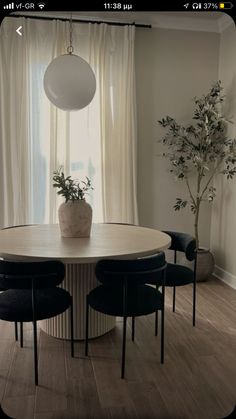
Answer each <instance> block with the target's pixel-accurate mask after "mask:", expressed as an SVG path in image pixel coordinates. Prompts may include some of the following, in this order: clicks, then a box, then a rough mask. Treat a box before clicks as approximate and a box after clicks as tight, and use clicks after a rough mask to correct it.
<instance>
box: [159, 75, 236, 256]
mask: <svg viewBox="0 0 236 419" xmlns="http://www.w3.org/2000/svg"><path fill="white" fill-rule="evenodd" d="M221 92H222V86H221V81H217V82H215V83H214V85H213V86H212V88H211V89H210V91H209V93H207V94H206V95H204V96H202V97H200V98H197V97H195V98H194V103H195V110H194V115H193V119H194V120H195V123H194V125H192V124H190V125H187V126H183V125H180V124H179V123H177V122H176V121H175V119H173V118H171V117H170V116H166V117H165V118H163V119H162V120H161V121H158V122H159V124H160V125H161V126H162V127H164V128H167V129H168V131H167V133H166V135H165V136H164V137H163V138H162V139H161V140H160V142H162V144H163V145H164V146H166V147H167V148H168V152H167V153H164V154H163V155H164V156H165V157H167V158H168V159H169V161H170V164H171V169H170V172H172V173H173V175H174V176H175V178H178V179H181V180H182V181H184V182H185V183H186V187H187V191H188V195H189V199H188V200H187V199H183V198H176V203H175V205H174V209H175V210H176V211H178V210H180V209H182V208H184V207H186V206H187V205H190V209H191V211H192V212H193V214H194V231H195V238H196V242H197V248H199V232H198V226H199V213H200V208H201V204H202V202H203V201H208V202H212V201H213V199H214V197H215V196H216V188H215V187H214V186H213V185H212V181H213V178H214V176H215V175H216V174H223V175H226V177H227V179H232V178H233V176H234V175H235V173H236V140H235V139H230V138H228V137H227V134H226V129H227V123H228V122H230V121H228V120H227V119H226V118H225V117H224V116H223V115H222V112H221V105H222V102H223V101H224V96H223V95H222V93H221ZM193 175H194V178H192V179H191V177H192V176H193ZM193 179H194V180H193Z"/></svg>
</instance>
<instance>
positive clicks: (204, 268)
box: [197, 248, 215, 282]
mask: <svg viewBox="0 0 236 419" xmlns="http://www.w3.org/2000/svg"><path fill="white" fill-rule="evenodd" d="M214 266H215V259H214V256H213V254H212V253H211V252H210V250H208V249H201V248H200V249H198V250H197V282H201V281H207V280H208V279H209V278H210V276H211V275H212V273H213V271H214Z"/></svg>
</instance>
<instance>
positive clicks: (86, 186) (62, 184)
mask: <svg viewBox="0 0 236 419" xmlns="http://www.w3.org/2000/svg"><path fill="white" fill-rule="evenodd" d="M53 181H54V183H53V186H54V187H55V188H58V192H57V194H58V195H61V196H63V197H64V198H65V202H64V203H62V204H61V205H60V207H59V209H58V217H59V225H60V230H61V235H62V237H89V236H90V232H91V225H92V208H91V206H90V205H89V204H88V203H87V202H86V200H85V194H86V193H87V192H88V191H89V190H91V189H93V187H92V186H91V181H90V179H89V178H88V177H86V181H78V180H75V179H71V176H67V177H65V175H64V173H63V171H62V168H59V169H58V170H56V171H54V172H53Z"/></svg>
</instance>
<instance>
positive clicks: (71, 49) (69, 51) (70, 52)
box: [67, 13, 74, 54]
mask: <svg viewBox="0 0 236 419" xmlns="http://www.w3.org/2000/svg"><path fill="white" fill-rule="evenodd" d="M72 40H73V22H72V13H71V15H70V45H69V46H68V47H67V52H68V54H73V52H74V48H73V46H72Z"/></svg>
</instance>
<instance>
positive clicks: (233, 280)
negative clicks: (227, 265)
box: [213, 265, 236, 289]
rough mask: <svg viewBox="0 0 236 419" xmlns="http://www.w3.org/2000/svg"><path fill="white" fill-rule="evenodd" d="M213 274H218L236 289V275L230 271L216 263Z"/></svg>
mask: <svg viewBox="0 0 236 419" xmlns="http://www.w3.org/2000/svg"><path fill="white" fill-rule="evenodd" d="M213 275H214V276H216V277H217V278H218V279H220V280H221V281H223V282H225V283H226V284H227V285H229V286H230V287H232V288H234V289H236V276H235V275H233V274H231V273H230V272H227V271H225V270H224V269H222V268H220V267H219V266H217V265H215V269H214V273H213Z"/></svg>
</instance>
